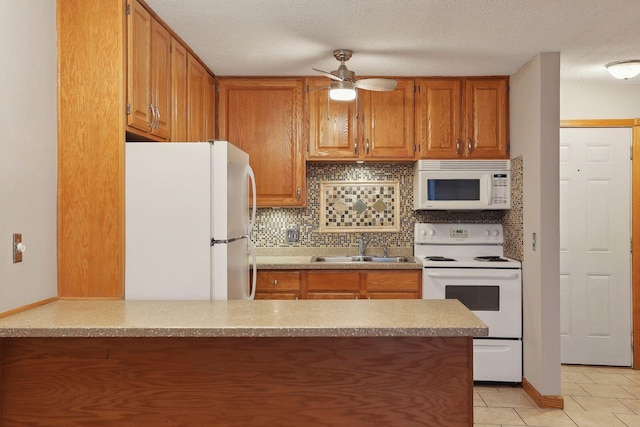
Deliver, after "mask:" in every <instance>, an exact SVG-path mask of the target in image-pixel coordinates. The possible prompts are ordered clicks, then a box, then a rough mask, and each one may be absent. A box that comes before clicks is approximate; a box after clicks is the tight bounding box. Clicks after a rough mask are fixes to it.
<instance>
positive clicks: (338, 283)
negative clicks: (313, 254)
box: [307, 271, 360, 292]
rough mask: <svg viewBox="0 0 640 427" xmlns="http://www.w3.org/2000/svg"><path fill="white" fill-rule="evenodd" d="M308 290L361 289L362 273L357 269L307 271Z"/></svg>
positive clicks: (357, 290) (356, 290)
mask: <svg viewBox="0 0 640 427" xmlns="http://www.w3.org/2000/svg"><path fill="white" fill-rule="evenodd" d="M307 291H355V292H359V291H360V273H359V272H357V271H352V272H342V271H313V272H307Z"/></svg>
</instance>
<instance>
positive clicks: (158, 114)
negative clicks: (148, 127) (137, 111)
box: [154, 105, 160, 129]
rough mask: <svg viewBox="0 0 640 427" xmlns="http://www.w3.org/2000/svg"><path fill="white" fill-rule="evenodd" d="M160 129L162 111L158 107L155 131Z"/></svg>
mask: <svg viewBox="0 0 640 427" xmlns="http://www.w3.org/2000/svg"><path fill="white" fill-rule="evenodd" d="M159 127H160V109H159V108H158V106H157V105H156V126H155V127H154V129H158V128H159Z"/></svg>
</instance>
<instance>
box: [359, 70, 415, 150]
mask: <svg viewBox="0 0 640 427" xmlns="http://www.w3.org/2000/svg"><path fill="white" fill-rule="evenodd" d="M413 85H414V83H413V80H409V79H398V86H397V87H396V89H395V90H394V91H392V92H376V91H370V90H359V91H358V96H359V97H360V99H359V104H360V105H359V107H360V113H359V114H360V120H359V123H360V124H361V125H362V132H360V139H361V141H362V145H361V147H360V156H361V157H363V158H366V159H371V160H383V159H384V160H391V159H398V160H405V159H407V160H410V159H413V151H414V136H413V135H414V112H413V111H414V99H413V95H414V94H413V91H414V89H413Z"/></svg>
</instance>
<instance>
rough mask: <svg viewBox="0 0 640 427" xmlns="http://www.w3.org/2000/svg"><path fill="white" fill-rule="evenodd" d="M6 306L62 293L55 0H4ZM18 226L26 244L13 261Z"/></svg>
mask: <svg viewBox="0 0 640 427" xmlns="http://www.w3.org/2000/svg"><path fill="white" fill-rule="evenodd" d="M0 46H1V56H2V58H4V60H3V61H2V65H1V66H0V94H1V95H0V313H2V312H4V311H7V310H10V309H13V308H16V307H20V306H23V305H26V304H30V303H33V302H36V301H41V300H43V299H46V298H50V297H53V296H56V295H57V277H56V276H57V269H56V225H57V221H56V191H57V190H56V179H57V178H56V176H57V142H58V140H57V108H56V2H55V1H51V0H20V1H8V0H2V1H0ZM13 233H22V237H23V241H24V243H25V244H26V246H27V251H26V252H25V253H24V260H23V262H22V263H21V264H13V257H12V254H13V244H12V242H13Z"/></svg>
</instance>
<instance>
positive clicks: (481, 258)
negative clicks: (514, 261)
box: [474, 255, 509, 262]
mask: <svg viewBox="0 0 640 427" xmlns="http://www.w3.org/2000/svg"><path fill="white" fill-rule="evenodd" d="M474 259H475V260H476V261H487V262H489V261H491V262H496V261H497V262H508V261H509V260H506V259H504V258H502V257H500V256H496V255H488V256H477V257H475V258H474Z"/></svg>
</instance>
